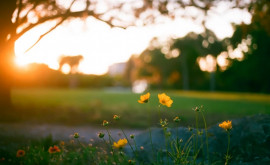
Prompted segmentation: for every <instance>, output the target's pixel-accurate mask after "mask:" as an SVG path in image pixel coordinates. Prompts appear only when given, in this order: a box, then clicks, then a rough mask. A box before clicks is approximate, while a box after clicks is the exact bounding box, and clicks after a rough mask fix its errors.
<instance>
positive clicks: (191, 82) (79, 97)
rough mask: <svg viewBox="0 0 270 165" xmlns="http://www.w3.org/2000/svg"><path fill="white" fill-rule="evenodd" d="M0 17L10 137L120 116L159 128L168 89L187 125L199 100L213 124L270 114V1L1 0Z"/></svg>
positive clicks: (4, 119) (0, 85)
mask: <svg viewBox="0 0 270 165" xmlns="http://www.w3.org/2000/svg"><path fill="white" fill-rule="evenodd" d="M0 15H1V19H0V24H1V26H0V48H1V49H0V130H1V131H0V132H2V134H1V136H2V138H4V137H6V138H7V139H10V136H13V135H11V132H14V131H15V132H16V130H17V131H18V130H21V131H22V130H27V128H29V127H31V128H32V127H33V126H40V125H42V126H44V127H42V128H43V129H41V128H40V127H37V128H36V127H35V128H36V129H39V130H36V131H41V130H42V132H43V133H44V132H46V131H47V132H48V134H49V133H51V132H50V131H48V129H45V128H47V127H49V126H50V128H51V127H55V128H59V127H58V126H60V125H61V126H67V127H69V126H73V129H72V130H76V129H75V128H74V126H77V127H80V126H90V127H95V128H96V127H100V126H101V123H102V121H103V120H104V119H105V120H108V121H110V120H112V116H113V115H114V114H117V115H119V116H121V120H120V121H119V123H120V125H121V126H123V127H125V128H129V129H145V128H147V127H150V126H154V127H155V126H158V121H159V119H158V115H157V109H158V104H159V103H158V99H157V94H158V93H163V92H165V93H166V94H167V95H169V96H170V97H171V98H172V100H173V101H174V102H173V105H172V107H171V108H163V109H162V111H161V113H162V116H164V118H168V119H169V120H172V119H173V118H174V117H175V116H180V118H181V120H182V121H181V123H180V125H182V126H193V125H194V124H195V122H194V121H195V119H194V111H192V108H194V107H196V106H201V105H202V106H203V107H204V109H205V112H206V119H207V121H208V123H209V125H210V126H211V125H214V124H217V123H218V122H220V121H222V120H228V119H233V118H239V117H243V116H249V115H254V114H259V113H260V114H269V113H270V95H269V93H270V75H269V74H270V65H269V60H270V3H269V1H268V0H224V1H220V0H9V1H3V0H2V1H0ZM146 92H150V93H151V97H150V101H149V103H148V104H146V105H142V104H139V103H138V102H137V100H139V97H140V95H141V94H143V93H146ZM146 114H147V115H146ZM48 125H49V126H48ZM118 126H119V125H112V127H118ZM172 126H174V125H172ZM59 129H60V128H59ZM61 129H63V128H62V127H61ZM56 132H57V131H56ZM67 132H68V131H67ZM69 132H70V133H73V131H69ZM21 134H23V136H27V134H28V133H27V131H26V132H24V131H23V132H21ZM29 135H30V136H31V133H29ZM37 135H38V134H37ZM42 135H43V134H42Z"/></svg>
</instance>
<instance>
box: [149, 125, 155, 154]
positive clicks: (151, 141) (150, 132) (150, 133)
mask: <svg viewBox="0 0 270 165" xmlns="http://www.w3.org/2000/svg"><path fill="white" fill-rule="evenodd" d="M149 135H150V143H151V148H152V154H153V156H154V146H153V140H152V131H151V127H149Z"/></svg>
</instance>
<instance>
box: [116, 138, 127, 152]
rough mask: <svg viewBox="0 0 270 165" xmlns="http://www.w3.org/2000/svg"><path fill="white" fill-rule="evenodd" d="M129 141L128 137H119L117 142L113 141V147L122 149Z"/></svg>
mask: <svg viewBox="0 0 270 165" xmlns="http://www.w3.org/2000/svg"><path fill="white" fill-rule="evenodd" d="M127 143H128V142H127V139H126V138H124V139H119V140H118V142H117V143H116V142H114V143H113V147H114V148H119V149H121V148H123V147H124V146H125V145H126V144H127Z"/></svg>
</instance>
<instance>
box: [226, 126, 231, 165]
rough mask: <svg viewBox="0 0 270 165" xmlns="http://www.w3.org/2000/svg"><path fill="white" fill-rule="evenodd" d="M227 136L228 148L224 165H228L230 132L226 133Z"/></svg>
mask: <svg viewBox="0 0 270 165" xmlns="http://www.w3.org/2000/svg"><path fill="white" fill-rule="evenodd" d="M227 135H228V148H227V154H226V162H225V165H228V162H229V159H230V158H229V149H230V132H229V131H227Z"/></svg>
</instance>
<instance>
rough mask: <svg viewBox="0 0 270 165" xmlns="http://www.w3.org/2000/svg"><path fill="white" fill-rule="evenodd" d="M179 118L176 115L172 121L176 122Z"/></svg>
mask: <svg viewBox="0 0 270 165" xmlns="http://www.w3.org/2000/svg"><path fill="white" fill-rule="evenodd" d="M180 120H181V119H180V118H179V117H178V116H176V117H175V118H174V119H173V121H174V122H176V123H178V122H180Z"/></svg>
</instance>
